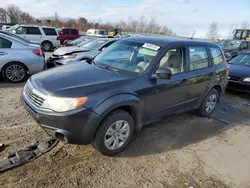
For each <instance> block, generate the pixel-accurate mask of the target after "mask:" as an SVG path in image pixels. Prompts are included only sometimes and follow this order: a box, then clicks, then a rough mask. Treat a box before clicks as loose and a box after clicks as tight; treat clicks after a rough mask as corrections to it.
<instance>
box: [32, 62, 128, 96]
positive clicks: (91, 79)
mask: <svg viewBox="0 0 250 188" xmlns="http://www.w3.org/2000/svg"><path fill="white" fill-rule="evenodd" d="M130 78H131V76H128V75H123V74H117V73H113V72H111V71H109V70H105V69H102V68H99V67H96V66H94V65H89V64H87V63H86V62H76V63H72V64H69V65H65V66H61V67H58V68H54V69H50V70H47V71H44V72H41V73H38V74H36V75H33V76H32V77H31V79H30V80H31V83H32V84H33V85H34V87H35V88H37V89H38V90H40V91H41V92H43V93H45V94H48V95H55V96H61V97H82V96H87V95H88V94H90V93H92V92H96V91H97V90H102V89H104V90H105V91H106V90H108V88H114V85H117V88H118V87H121V84H123V83H127V81H128V80H130Z"/></svg>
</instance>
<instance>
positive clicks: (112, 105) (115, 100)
mask: <svg viewBox="0 0 250 188" xmlns="http://www.w3.org/2000/svg"><path fill="white" fill-rule="evenodd" d="M124 99H127V100H124ZM139 106H140V104H139V99H138V98H137V97H136V96H135V95H133V94H121V95H116V96H113V97H111V98H109V99H107V100H105V101H104V102H102V103H101V104H100V105H98V107H97V109H96V110H95V112H96V113H98V114H100V115H101V118H100V119H99V121H98V123H97V127H96V130H95V133H96V131H97V129H98V127H99V126H100V124H101V123H102V122H103V120H104V119H105V118H106V117H107V116H108V115H109V114H110V113H112V112H114V111H116V110H123V111H125V112H127V113H128V114H130V115H131V116H132V118H133V120H134V123H135V129H136V130H138V131H139V130H141V128H142V110H141V108H140V107H139Z"/></svg>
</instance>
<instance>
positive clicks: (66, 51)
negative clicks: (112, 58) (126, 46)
mask: <svg viewBox="0 0 250 188" xmlns="http://www.w3.org/2000/svg"><path fill="white" fill-rule="evenodd" d="M117 40H119V39H113V38H112V39H111V38H96V39H94V40H92V41H90V42H87V43H85V44H84V45H82V46H81V47H62V48H58V49H57V50H56V51H54V53H53V54H52V56H51V57H50V58H49V59H48V61H47V65H48V68H52V67H58V66H61V65H67V64H69V63H73V62H77V61H83V60H87V59H92V58H94V57H95V56H96V55H98V54H99V53H100V52H102V51H103V50H105V48H107V47H108V46H109V45H111V44H113V43H114V42H116V41H117Z"/></svg>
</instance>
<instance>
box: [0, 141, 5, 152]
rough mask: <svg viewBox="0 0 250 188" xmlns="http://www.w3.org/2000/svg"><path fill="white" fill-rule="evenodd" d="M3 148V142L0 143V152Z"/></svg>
mask: <svg viewBox="0 0 250 188" xmlns="http://www.w3.org/2000/svg"><path fill="white" fill-rule="evenodd" d="M4 149H5V145H4V144H3V143H0V152H1V151H3V150H4Z"/></svg>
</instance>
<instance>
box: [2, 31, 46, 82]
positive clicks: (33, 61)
mask: <svg viewBox="0 0 250 188" xmlns="http://www.w3.org/2000/svg"><path fill="white" fill-rule="evenodd" d="M44 57H45V55H44V53H43V51H42V50H41V46H40V44H37V43H32V42H30V41H28V40H25V39H23V38H21V37H19V36H16V35H15V34H12V33H8V32H2V31H1V32H0V73H1V74H0V75H1V76H2V77H3V78H4V80H5V81H9V82H13V83H18V82H23V81H25V80H26V79H27V78H28V76H29V75H32V74H35V73H38V72H40V71H42V70H44V69H45V68H46V65H45V59H44Z"/></svg>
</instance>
